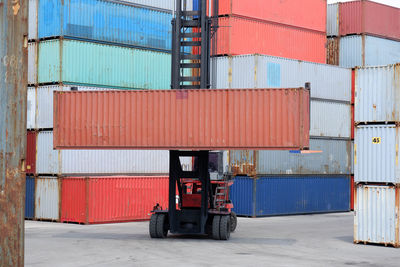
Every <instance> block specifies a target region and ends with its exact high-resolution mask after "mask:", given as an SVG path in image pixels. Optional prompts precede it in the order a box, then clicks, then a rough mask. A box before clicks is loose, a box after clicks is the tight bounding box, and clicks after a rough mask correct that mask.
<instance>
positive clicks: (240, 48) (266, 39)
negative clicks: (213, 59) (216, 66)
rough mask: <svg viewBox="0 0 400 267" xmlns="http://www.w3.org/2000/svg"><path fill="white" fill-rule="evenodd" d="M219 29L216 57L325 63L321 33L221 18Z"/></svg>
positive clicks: (247, 20)
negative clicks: (248, 56) (264, 56)
mask: <svg viewBox="0 0 400 267" xmlns="http://www.w3.org/2000/svg"><path fill="white" fill-rule="evenodd" d="M219 27H220V28H219V29H218V35H217V52H216V54H217V55H244V54H252V53H261V54H267V55H271V56H279V57H286V58H292V59H298V60H307V61H311V62H318V63H325V56H326V47H325V44H326V35H325V33H324V32H317V31H313V30H307V29H303V28H296V27H290V26H285V25H281V24H276V23H273V22H268V21H261V20H256V19H249V18H243V17H235V16H229V17H221V18H220V19H219ZM249 44H251V45H249ZM293 44H295V45H293Z"/></svg>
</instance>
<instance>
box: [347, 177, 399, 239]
mask: <svg viewBox="0 0 400 267" xmlns="http://www.w3.org/2000/svg"><path fill="white" fill-rule="evenodd" d="M396 190H397V191H398V190H399V189H395V187H393V186H373V185H358V186H357V191H356V203H355V212H354V242H356V243H359V242H367V243H378V244H385V245H388V244H391V245H394V246H398V245H399V221H398V218H397V217H398V213H399V207H398V203H399V202H398V201H399V200H398V199H396V198H398V197H399V195H398V192H397V193H396Z"/></svg>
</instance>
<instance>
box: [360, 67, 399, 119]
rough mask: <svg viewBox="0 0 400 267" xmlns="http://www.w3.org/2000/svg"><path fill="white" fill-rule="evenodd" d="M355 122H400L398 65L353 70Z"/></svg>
mask: <svg viewBox="0 0 400 267" xmlns="http://www.w3.org/2000/svg"><path fill="white" fill-rule="evenodd" d="M355 77H356V83H355V118H354V120H355V122H398V121H400V105H399V103H400V64H396V65H389V66H380V67H365V68H359V69H356V70H355Z"/></svg>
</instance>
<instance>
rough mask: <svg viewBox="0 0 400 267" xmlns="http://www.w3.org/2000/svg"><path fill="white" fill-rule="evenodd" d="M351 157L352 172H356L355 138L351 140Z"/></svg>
mask: <svg viewBox="0 0 400 267" xmlns="http://www.w3.org/2000/svg"><path fill="white" fill-rule="evenodd" d="M350 158H351V173H352V174H354V140H353V141H351V152H350Z"/></svg>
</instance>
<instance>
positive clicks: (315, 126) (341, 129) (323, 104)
mask: <svg viewBox="0 0 400 267" xmlns="http://www.w3.org/2000/svg"><path fill="white" fill-rule="evenodd" d="M310 115H311V116H310V117H311V121H310V136H318V137H320V136H324V137H342V138H350V137H351V106H350V104H344V103H340V102H339V103H338V102H331V101H329V100H311V109H310Z"/></svg>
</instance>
